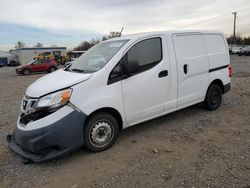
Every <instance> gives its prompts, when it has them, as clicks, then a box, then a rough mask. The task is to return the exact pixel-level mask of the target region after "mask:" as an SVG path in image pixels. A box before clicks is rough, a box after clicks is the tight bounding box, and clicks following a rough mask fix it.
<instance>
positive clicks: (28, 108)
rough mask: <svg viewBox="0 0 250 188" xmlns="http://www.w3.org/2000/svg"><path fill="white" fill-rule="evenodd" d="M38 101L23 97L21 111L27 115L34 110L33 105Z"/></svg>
mask: <svg viewBox="0 0 250 188" xmlns="http://www.w3.org/2000/svg"><path fill="white" fill-rule="evenodd" d="M37 100H38V99H35V98H30V97H28V96H25V97H24V98H23V100H22V105H21V111H22V112H23V113H24V114H29V113H31V112H32V110H34V105H35V103H36V102H37Z"/></svg>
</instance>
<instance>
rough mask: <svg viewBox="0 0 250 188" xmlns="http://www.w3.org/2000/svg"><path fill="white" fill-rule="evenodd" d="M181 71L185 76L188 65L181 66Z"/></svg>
mask: <svg viewBox="0 0 250 188" xmlns="http://www.w3.org/2000/svg"><path fill="white" fill-rule="evenodd" d="M183 71H184V73H185V74H187V72H188V65H187V64H185V65H184V66H183Z"/></svg>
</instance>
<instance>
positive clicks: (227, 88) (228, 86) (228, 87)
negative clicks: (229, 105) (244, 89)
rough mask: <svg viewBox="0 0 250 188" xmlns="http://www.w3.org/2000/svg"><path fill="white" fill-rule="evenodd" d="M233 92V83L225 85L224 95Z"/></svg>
mask: <svg viewBox="0 0 250 188" xmlns="http://www.w3.org/2000/svg"><path fill="white" fill-rule="evenodd" d="M230 90H231V83H228V84H226V85H224V92H223V94H225V93H227V92H229V91H230Z"/></svg>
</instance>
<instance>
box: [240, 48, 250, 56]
mask: <svg viewBox="0 0 250 188" xmlns="http://www.w3.org/2000/svg"><path fill="white" fill-rule="evenodd" d="M242 55H245V56H249V55H250V48H247V47H244V48H241V50H240V51H239V52H238V56H242Z"/></svg>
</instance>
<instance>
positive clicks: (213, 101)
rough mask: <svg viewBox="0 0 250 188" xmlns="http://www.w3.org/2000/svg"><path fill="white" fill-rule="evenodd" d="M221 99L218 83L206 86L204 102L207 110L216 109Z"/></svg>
mask: <svg viewBox="0 0 250 188" xmlns="http://www.w3.org/2000/svg"><path fill="white" fill-rule="evenodd" d="M221 101H222V90H221V88H220V87H219V86H218V85H211V86H210V87H209V88H208V91H207V95H206V99H205V101H204V104H205V106H206V108H207V109H208V110H216V109H217V108H219V107H220V105H221Z"/></svg>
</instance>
